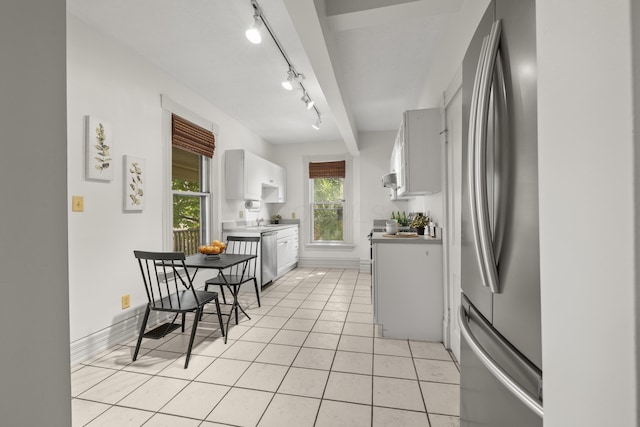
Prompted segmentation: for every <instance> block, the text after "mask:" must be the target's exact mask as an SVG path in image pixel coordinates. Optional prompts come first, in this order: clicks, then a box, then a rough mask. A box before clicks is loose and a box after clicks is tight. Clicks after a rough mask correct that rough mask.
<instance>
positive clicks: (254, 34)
mask: <svg viewBox="0 0 640 427" xmlns="http://www.w3.org/2000/svg"><path fill="white" fill-rule="evenodd" d="M261 26H262V21H260V16H259V15H253V27H251V28H249V29H248V30H247V31H246V32H245V33H244V34H245V36H247V39H249V41H250V42H251V43H253V44H260V43H262V35H260V27H261Z"/></svg>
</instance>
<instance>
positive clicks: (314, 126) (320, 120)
mask: <svg viewBox="0 0 640 427" xmlns="http://www.w3.org/2000/svg"><path fill="white" fill-rule="evenodd" d="M320 123H322V119H321V118H320V114H319V113H318V120H316V122H315V123H314V124H312V125H311V127H312V128H314V129H315V130H320Z"/></svg>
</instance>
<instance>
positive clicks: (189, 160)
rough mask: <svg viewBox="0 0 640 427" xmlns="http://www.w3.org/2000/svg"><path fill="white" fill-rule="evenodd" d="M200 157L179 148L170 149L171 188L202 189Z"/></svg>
mask: <svg viewBox="0 0 640 427" xmlns="http://www.w3.org/2000/svg"><path fill="white" fill-rule="evenodd" d="M200 157H201V156H199V155H197V154H194V153H190V152H188V151H185V150H181V149H180V148H176V147H172V149H171V189H172V190H177V191H202V187H201V184H200V183H201V179H200V177H201V173H202V172H201V170H200V164H201V162H200Z"/></svg>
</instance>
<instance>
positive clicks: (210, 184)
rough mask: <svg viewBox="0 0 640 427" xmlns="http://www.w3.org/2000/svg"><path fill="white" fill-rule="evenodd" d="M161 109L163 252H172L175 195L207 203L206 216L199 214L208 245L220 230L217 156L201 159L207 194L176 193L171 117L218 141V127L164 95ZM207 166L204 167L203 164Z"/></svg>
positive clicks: (202, 237) (203, 185)
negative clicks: (191, 124)
mask: <svg viewBox="0 0 640 427" xmlns="http://www.w3.org/2000/svg"><path fill="white" fill-rule="evenodd" d="M160 99H161V106H162V110H163V111H162V135H163V136H162V142H163V143H162V146H163V159H164V162H163V163H164V166H163V181H164V182H163V184H164V185H163V203H162V207H163V215H162V236H163V237H162V248H163V250H165V251H172V250H173V196H174V194H178V195H185V196H200V197H204V198H205V200H204V202H203V203H202V205H201V206H204V208H205V213H204V215H203V214H202V211H201V213H200V215H201V217H203V218H202V219H201V222H202V223H204V225H205V226H206V231H204V232H201V237H200V238H201V239H204V241H205V242H207V241H211V239H212V237H211V236H215V235H218V234H219V227H218V226H217V222H218V221H217V218H218V216H219V213H218V207H217V203H216V196H217V191H216V190H217V187H216V186H215V183H214V177H217V176H218V167H219V166H218V159H217V157H219V156H216V155H215V154H214V156H213V158H211V159H209V158H208V157H206V156H203V155H200V161H201V168H200V179H201V186H202V187H201V188H202V189H206V190H207V191H206V192H190V191H177V190H173V189H172V188H171V177H172V172H171V167H172V154H171V149H172V129H171V115H172V114H176V115H178V116H180V117H182V118H184V119H186V120H189V121H190V122H192V123H194V124H196V125H198V126H200V127H202V128H204V129H207V130H210V131H211V132H213V134H214V137H215V138H216V140H217V139H218V125H217V124H215V123H213V122H211V121H209V120H207V119H204V118H203V117H201V116H200V115H198V114H196V113H194V112H192V111H191V110H189V109H187V108H185V107H183V106H181V105H180V104H178V103H176V102H174V101H173V100H172V99H171V98H169V97H168V96H167V95H165V94H162V95H161V96H160ZM203 162H204V163H205V165H203V164H202V163H203ZM201 209H202V208H201Z"/></svg>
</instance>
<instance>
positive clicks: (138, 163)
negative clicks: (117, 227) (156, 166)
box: [123, 156, 146, 211]
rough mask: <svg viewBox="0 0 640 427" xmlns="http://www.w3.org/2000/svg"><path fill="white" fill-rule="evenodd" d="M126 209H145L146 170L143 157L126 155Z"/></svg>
mask: <svg viewBox="0 0 640 427" xmlns="http://www.w3.org/2000/svg"><path fill="white" fill-rule="evenodd" d="M123 169H124V210H125V211H142V210H143V209H144V199H145V194H144V183H145V179H146V170H145V166H144V159H143V158H141V157H134V156H124V168H123Z"/></svg>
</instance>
